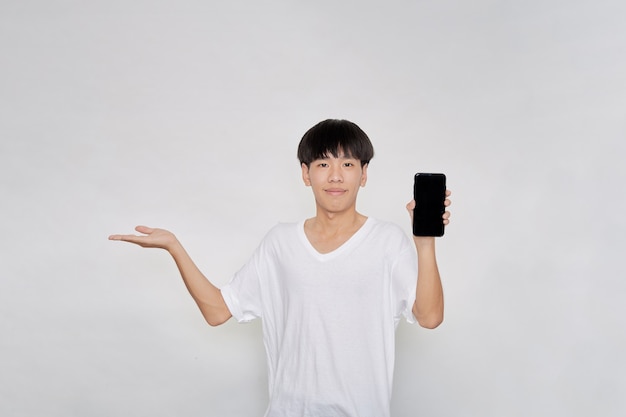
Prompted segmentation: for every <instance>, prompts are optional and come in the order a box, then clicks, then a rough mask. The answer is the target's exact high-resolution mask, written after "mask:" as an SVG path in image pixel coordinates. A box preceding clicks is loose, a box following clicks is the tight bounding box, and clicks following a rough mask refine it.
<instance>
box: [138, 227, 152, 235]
mask: <svg viewBox="0 0 626 417" xmlns="http://www.w3.org/2000/svg"><path fill="white" fill-rule="evenodd" d="M135 230H136V231H138V232H139V233H143V234H146V235H149V234H150V233H152V232H154V229H153V228H151V227H148V226H137V227H135Z"/></svg>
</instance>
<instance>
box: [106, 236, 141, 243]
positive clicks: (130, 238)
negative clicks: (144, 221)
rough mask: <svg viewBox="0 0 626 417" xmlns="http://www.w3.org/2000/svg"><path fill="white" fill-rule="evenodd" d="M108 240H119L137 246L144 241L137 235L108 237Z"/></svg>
mask: <svg viewBox="0 0 626 417" xmlns="http://www.w3.org/2000/svg"><path fill="white" fill-rule="evenodd" d="M109 240H119V241H123V242H130V243H135V244H137V245H141V244H142V243H143V241H144V236H137V235H111V236H109Z"/></svg>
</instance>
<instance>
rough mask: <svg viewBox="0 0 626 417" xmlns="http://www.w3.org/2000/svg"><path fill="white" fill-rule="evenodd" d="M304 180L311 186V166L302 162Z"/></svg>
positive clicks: (305, 183)
mask: <svg viewBox="0 0 626 417" xmlns="http://www.w3.org/2000/svg"><path fill="white" fill-rule="evenodd" d="M302 181H304V185H306V186H307V187H310V186H311V177H310V176H309V167H308V166H307V165H306V164H305V163H302Z"/></svg>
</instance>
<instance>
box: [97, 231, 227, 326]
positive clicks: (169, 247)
mask: <svg viewBox="0 0 626 417" xmlns="http://www.w3.org/2000/svg"><path fill="white" fill-rule="evenodd" d="M135 230H137V231H138V232H140V233H143V234H144V235H145V236H137V235H111V236H109V240H120V241H124V242H130V243H134V244H136V245H139V246H141V247H144V248H160V249H165V250H166V251H168V252H169V254H170V255H171V256H172V258H174V262H176V266H177V267H178V270H179V271H180V275H181V277H182V278H183V281H184V283H185V286H186V287H187V290H188V291H189V294H191V297H192V298H193V299H194V301H195V302H196V304H197V305H198V307H199V308H200V311H201V312H202V315H203V316H204V319H205V320H206V321H207V323H209V324H210V325H211V326H218V325H220V324H222V323H224V322H226V321H227V320H228V319H229V318H230V317H231V314H230V311H229V310H228V307H227V306H226V303H225V302H224V298H223V297H222V292H221V291H220V290H219V288H217V287H216V286H215V285H213V284H212V283H211V282H210V281H209V280H208V279H207V278H206V277H205V276H204V275H203V274H202V272H200V270H199V269H198V267H197V266H196V265H195V263H194V262H193V260H192V259H191V257H190V256H189V254H188V253H187V251H186V250H185V248H183V246H182V245H181V243H180V242H179V241H178V239H177V238H176V236H174V234H173V233H171V232H168V231H167V230H163V229H153V228H150V227H145V226H137V227H136V228H135Z"/></svg>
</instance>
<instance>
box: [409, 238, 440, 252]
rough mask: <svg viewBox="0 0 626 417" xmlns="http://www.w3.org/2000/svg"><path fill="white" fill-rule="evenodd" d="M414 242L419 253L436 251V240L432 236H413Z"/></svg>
mask: <svg viewBox="0 0 626 417" xmlns="http://www.w3.org/2000/svg"><path fill="white" fill-rule="evenodd" d="M413 242H415V247H416V248H417V250H418V251H420V250H428V249H433V250H434V249H435V238H434V237H432V236H413Z"/></svg>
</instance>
